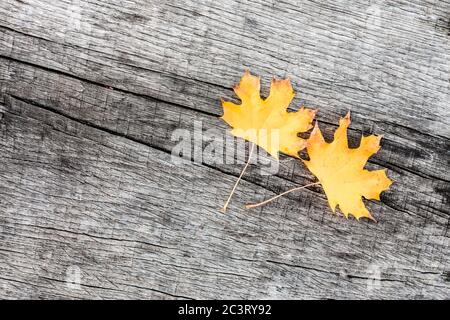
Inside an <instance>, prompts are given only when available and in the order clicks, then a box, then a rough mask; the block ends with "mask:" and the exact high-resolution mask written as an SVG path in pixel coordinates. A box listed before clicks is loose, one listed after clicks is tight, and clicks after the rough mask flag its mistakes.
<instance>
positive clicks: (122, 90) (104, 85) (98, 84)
mask: <svg viewBox="0 0 450 320" xmlns="http://www.w3.org/2000/svg"><path fill="white" fill-rule="evenodd" d="M0 58H3V59H6V60H11V61H14V62H17V63H22V64H25V65H28V66H31V67H33V68H37V69H42V70H45V71H48V72H53V73H55V74H59V75H62V76H66V77H69V78H72V79H76V80H78V81H82V82H86V83H89V84H92V85H95V86H100V87H104V88H108V89H111V90H115V91H117V92H121V93H124V94H129V95H133V96H135V97H141V98H145V99H149V100H150V101H154V102H161V103H167V104H171V105H174V106H177V107H180V108H184V109H186V110H191V111H195V112H199V113H202V114H204V115H208V116H212V117H216V116H217V114H215V113H213V112H207V111H204V110H198V109H194V108H191V107H189V106H185V105H182V104H178V103H175V102H172V101H166V100H163V99H159V98H156V97H153V96H149V95H146V94H142V93H136V92H132V91H129V90H125V89H121V88H117V87H112V86H110V85H109V84H104V83H100V82H96V81H93V80H89V79H84V78H81V77H78V76H75V75H73V74H70V73H67V72H64V71H60V70H57V69H53V68H48V67H44V66H41V65H38V64H34V63H30V62H27V61H23V60H19V59H16V58H11V57H8V56H4V55H0Z"/></svg>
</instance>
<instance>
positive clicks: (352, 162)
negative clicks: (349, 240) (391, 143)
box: [303, 113, 392, 220]
mask: <svg viewBox="0 0 450 320" xmlns="http://www.w3.org/2000/svg"><path fill="white" fill-rule="evenodd" d="M349 124H350V113H348V114H347V116H346V117H345V118H343V119H341V120H340V121H339V128H338V129H337V130H336V132H335V133H334V140H333V142H331V143H327V142H325V140H324V138H323V136H322V133H321V132H320V129H319V127H318V126H317V123H316V126H315V127H314V129H313V131H312V132H311V136H310V138H309V140H308V143H307V144H308V145H307V151H308V155H309V158H310V160H309V161H307V160H303V162H304V163H305V164H306V166H307V167H308V169H309V170H310V171H311V172H312V173H313V174H314V175H315V176H316V177H317V178H318V179H319V181H320V183H321V184H322V187H323V189H324V191H325V194H326V196H327V198H328V203H329V205H330V207H331V209H332V210H333V212H335V209H336V206H337V205H339V208H340V209H341V211H342V213H343V214H344V215H345V216H346V217H347V218H348V215H349V214H351V215H353V216H355V217H356V218H357V219H358V220H359V218H361V217H366V218H370V219H372V220H374V219H373V217H372V215H371V214H370V213H369V211H368V210H367V208H366V207H365V205H364V203H363V201H362V198H361V197H364V198H366V199H376V200H380V193H381V192H382V191H384V190H387V189H388V188H389V186H390V185H391V184H392V181H391V180H390V179H389V178H388V177H387V176H386V169H384V170H375V171H368V170H365V169H364V166H365V164H366V162H367V160H368V159H369V157H370V156H372V155H373V154H375V153H376V152H377V151H378V150H379V149H380V140H381V136H374V135H371V136H368V137H364V136H363V137H362V138H361V143H360V146H359V147H358V148H356V149H350V148H349V147H348V141H347V128H348V126H349Z"/></svg>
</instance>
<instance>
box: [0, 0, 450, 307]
mask: <svg viewBox="0 0 450 320" xmlns="http://www.w3.org/2000/svg"><path fill="white" fill-rule="evenodd" d="M245 68H250V69H251V71H252V72H253V73H255V74H259V75H261V76H262V78H263V83H264V86H265V90H266V92H267V84H268V81H269V80H270V77H271V76H272V75H275V76H278V77H284V76H287V75H289V76H290V77H291V79H292V82H293V85H294V88H295V89H296V91H297V92H298V94H297V98H296V99H295V101H294V103H293V107H296V106H298V105H300V104H305V105H307V106H309V107H312V108H319V109H320V113H319V117H320V118H319V119H320V121H321V122H322V127H323V129H324V131H325V134H326V135H327V136H328V137H330V136H331V133H332V131H333V130H334V129H335V128H336V126H335V124H336V123H337V121H338V118H339V117H340V116H342V115H344V114H345V113H346V112H347V110H351V111H352V119H353V122H352V124H351V129H352V130H350V136H351V141H352V143H353V144H357V141H358V139H359V137H360V135H361V133H364V134H368V133H372V132H373V133H376V134H383V135H384V139H383V143H382V149H381V151H380V152H379V153H378V154H377V155H376V156H374V157H373V158H372V159H371V160H370V163H369V165H368V167H369V168H380V167H386V168H388V175H389V176H390V177H391V178H392V179H393V180H395V182H396V183H395V184H394V185H393V186H392V188H391V190H389V191H388V192H386V193H384V194H383V196H382V201H381V202H372V201H366V204H367V206H368V207H369V209H370V210H371V212H372V213H373V214H374V216H375V218H376V219H377V220H378V223H377V224H375V223H372V222H366V221H364V222H357V221H355V220H354V219H350V220H345V219H344V218H342V217H339V216H335V215H331V214H330V210H329V208H328V206H327V202H326V199H325V196H324V194H323V192H322V190H321V188H320V187H317V188H316V187H313V188H309V189H306V190H304V191H302V192H301V193H298V194H295V195H294V194H291V195H289V196H288V197H284V198H281V199H279V201H277V202H276V203H273V204H271V205H268V206H265V207H262V208H258V209H255V210H245V209H243V207H242V206H243V204H244V203H246V202H248V201H249V200H252V199H253V200H262V199H264V198H266V197H268V196H270V195H273V194H276V193H278V192H280V191H283V190H286V189H288V188H289V187H292V186H295V185H303V184H306V183H310V182H312V181H314V178H313V177H312V176H311V175H310V174H309V173H308V172H307V171H306V170H305V169H304V167H302V166H301V165H300V164H299V163H297V162H296V161H295V160H292V159H289V158H282V161H281V165H280V171H279V172H278V173H277V174H276V175H274V176H262V175H261V174H260V170H259V168H258V166H256V165H252V166H251V168H250V170H249V172H248V173H247V174H246V175H245V177H244V181H243V182H242V183H241V185H240V186H239V188H238V191H237V193H236V196H235V198H234V199H233V202H232V204H231V206H230V210H229V212H228V213H227V214H226V215H223V214H220V213H219V212H218V209H219V208H220V206H221V205H222V203H223V201H224V200H225V198H226V196H227V194H228V192H229V190H230V188H231V186H232V185H233V183H234V181H235V179H236V176H237V175H238V174H239V172H240V170H241V168H242V165H231V164H230V165H219V164H215V163H207V161H206V160H207V159H206V160H205V163H194V162H191V161H185V162H184V163H183V164H174V163H173V162H172V161H171V154H170V153H171V150H172V148H173V147H174V145H175V144H176V142H174V141H171V139H170V137H171V134H172V132H173V130H174V129H176V128H184V129H188V130H191V131H192V130H193V122H194V120H198V121H202V123H203V129H204V130H206V129H211V128H216V129H217V130H219V132H225V131H226V129H227V126H226V125H225V124H224V123H223V122H222V121H221V120H219V119H218V117H217V116H219V115H221V108H220V100H219V98H220V97H232V90H231V89H230V88H231V86H232V85H233V84H234V83H235V82H237V81H238V79H239V77H240V75H241V74H242V72H243V70H244V69H245ZM449 75H450V2H449V1H448V0H444V1H438V0H427V1H425V0H411V1H336V0H333V1H331V0H330V1H293V0H287V1H255V0H253V1H245V0H237V1H233V0H230V1H207V0H204V1H185V2H183V4H181V2H178V1H174V0H170V1H159V0H158V1H149V0H135V1H120V2H118V1H113V0H104V1H94V0H80V1H78V0H66V1H61V0H60V1H39V0H20V1H19V0H2V1H1V2H0V297H1V298H157V299H159V298H161V299H167V298H168V299H172V298H194V299H197V298H276V299H279V298H288V299H291V298H337V299H343V298H358V299H359V298H393V299H403V298H438V299H449V298H450V255H449V253H450V250H449V249H450V232H449V226H450V220H449V219H450V208H449V201H450V200H449V199H450V186H449V184H450V176H449V174H448V172H449V170H450V162H449V157H450V153H449V150H450V106H449V101H450V80H449ZM78 280H79V281H78Z"/></svg>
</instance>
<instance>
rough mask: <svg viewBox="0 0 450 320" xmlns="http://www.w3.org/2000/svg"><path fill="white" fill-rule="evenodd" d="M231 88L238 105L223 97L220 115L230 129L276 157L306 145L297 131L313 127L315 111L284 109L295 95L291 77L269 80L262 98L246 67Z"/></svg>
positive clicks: (258, 80) (256, 83) (257, 79)
mask: <svg viewBox="0 0 450 320" xmlns="http://www.w3.org/2000/svg"><path fill="white" fill-rule="evenodd" d="M234 91H235V93H236V95H237V96H238V97H239V98H240V99H241V101H242V103H241V104H240V105H236V104H234V103H232V102H229V101H222V106H223V112H224V113H223V116H222V119H223V120H224V121H225V122H227V123H228V124H229V125H230V126H231V127H232V128H233V130H232V131H231V133H232V134H233V135H234V136H237V137H241V138H243V139H245V140H248V141H250V142H253V143H255V144H257V145H258V146H260V147H262V148H263V149H264V150H266V151H267V152H268V153H269V154H271V155H272V156H273V157H275V158H276V159H278V152H279V151H281V152H283V153H285V154H287V155H290V156H293V157H297V158H298V152H299V151H300V150H301V149H303V148H305V147H306V140H304V139H302V138H300V137H298V133H299V132H306V131H308V130H309V129H311V128H312V125H311V122H312V120H313V119H314V116H315V114H316V111H315V110H310V109H305V108H301V109H299V110H298V111H295V112H287V111H286V109H287V108H288V106H289V104H290V103H291V101H292V99H293V98H294V96H295V93H294V91H293V89H292V86H291V82H290V80H289V79H286V80H275V79H274V80H272V82H271V85H270V93H269V96H268V97H267V99H265V100H263V99H261V96H260V78H259V77H256V76H252V75H251V74H250V72H249V71H246V72H245V73H244V75H243V77H242V78H241V81H240V83H239V84H238V85H237V86H235V87H234Z"/></svg>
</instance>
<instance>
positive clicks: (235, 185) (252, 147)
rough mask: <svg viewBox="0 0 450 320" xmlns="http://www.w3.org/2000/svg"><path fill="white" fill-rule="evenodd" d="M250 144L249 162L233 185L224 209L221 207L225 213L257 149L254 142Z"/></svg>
mask: <svg viewBox="0 0 450 320" xmlns="http://www.w3.org/2000/svg"><path fill="white" fill-rule="evenodd" d="M250 144H251V145H252V146H251V148H250V152H249V154H248V160H247V163H246V164H245V167H244V169H242V171H241V174H240V175H239V178H238V179H237V181H236V183H235V184H234V187H233V189H232V190H231V192H230V195H229V196H228V199H227V201H226V202H225V204H224V205H223V207H222V209H220V211H222V212H223V213H225V212H227V207H228V204H229V203H230V200H231V197H232V196H233V194H234V191H235V190H236V187H237V186H238V184H239V181H241V178H242V176H243V175H244V172H245V170H247V167H248V165H249V164H250V159H251V158H252V155H253V149H255V144H254V143H252V142H250Z"/></svg>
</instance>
